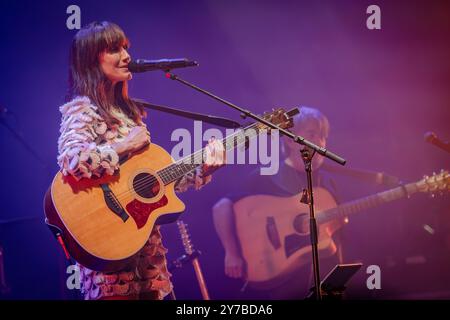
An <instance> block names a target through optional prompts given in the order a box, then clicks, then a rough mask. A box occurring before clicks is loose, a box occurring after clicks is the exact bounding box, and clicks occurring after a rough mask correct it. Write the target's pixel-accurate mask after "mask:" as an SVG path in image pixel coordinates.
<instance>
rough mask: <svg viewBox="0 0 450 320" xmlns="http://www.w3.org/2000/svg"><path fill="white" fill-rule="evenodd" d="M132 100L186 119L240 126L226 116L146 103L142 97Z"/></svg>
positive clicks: (221, 125) (148, 107) (226, 125)
mask: <svg viewBox="0 0 450 320" xmlns="http://www.w3.org/2000/svg"><path fill="white" fill-rule="evenodd" d="M133 101H134V102H136V103H137V104H140V105H142V106H143V107H144V108H147V109H152V110H157V111H162V112H165V113H170V114H174V115H176V116H180V117H184V118H188V119H192V120H198V121H203V122H207V123H210V124H213V125H216V126H220V127H225V128H234V129H236V128H240V127H241V124H240V123H238V122H236V121H233V120H230V119H226V118H221V117H216V116H211V115H205V114H201V113H195V112H191V111H185V110H180V109H175V108H172V107H167V106H161V105H157V104H153V103H148V102H146V101H144V100H142V99H133Z"/></svg>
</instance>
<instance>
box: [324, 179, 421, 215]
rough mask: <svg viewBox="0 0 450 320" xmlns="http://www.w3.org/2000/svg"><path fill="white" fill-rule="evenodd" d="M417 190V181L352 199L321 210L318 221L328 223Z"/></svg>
mask: <svg viewBox="0 0 450 320" xmlns="http://www.w3.org/2000/svg"><path fill="white" fill-rule="evenodd" d="M415 192H417V186H416V184H415V183H410V184H406V185H403V186H400V187H397V188H394V189H391V190H387V191H383V192H380V193H377V194H374V195H371V196H368V197H365V198H363V199H358V200H354V201H350V202H347V203H344V204H341V205H339V206H337V207H336V208H332V209H329V210H325V211H323V212H320V213H319V214H318V215H317V222H318V223H326V222H329V221H331V220H333V219H336V218H337V217H345V216H349V215H351V214H353V213H357V212H360V211H363V210H366V209H370V208H374V207H377V206H379V205H382V204H384V203H387V202H391V201H394V200H397V199H401V198H404V197H407V196H409V195H411V194H413V193H415Z"/></svg>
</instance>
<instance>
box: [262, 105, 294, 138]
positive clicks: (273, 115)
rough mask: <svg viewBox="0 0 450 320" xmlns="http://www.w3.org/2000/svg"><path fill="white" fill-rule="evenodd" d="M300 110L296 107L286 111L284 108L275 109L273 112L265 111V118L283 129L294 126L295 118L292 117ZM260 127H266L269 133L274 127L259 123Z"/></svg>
mask: <svg viewBox="0 0 450 320" xmlns="http://www.w3.org/2000/svg"><path fill="white" fill-rule="evenodd" d="M299 112H300V111H299V110H298V109H297V108H294V109H292V110H289V111H287V112H286V111H285V110H284V109H283V108H278V109H273V110H272V112H265V113H264V115H263V118H264V119H265V120H267V121H269V122H271V123H273V124H275V125H277V126H279V127H280V128H282V129H289V128H292V127H293V126H294V120H293V119H292V118H293V117H294V116H295V115H296V114H298V113H299ZM257 127H258V129H260V130H261V129H266V130H267V131H268V132H269V133H270V131H271V129H272V128H270V127H268V126H267V125H265V124H263V123H258V125H257Z"/></svg>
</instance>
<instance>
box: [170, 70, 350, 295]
mask: <svg viewBox="0 0 450 320" xmlns="http://www.w3.org/2000/svg"><path fill="white" fill-rule="evenodd" d="M164 71H165V76H166V78H168V79H170V80H176V81H178V82H180V83H182V84H184V85H186V86H188V87H190V88H192V89H194V90H196V91H199V92H201V93H203V94H205V95H207V96H209V97H211V98H213V99H214V100H217V101H219V102H221V103H223V104H225V105H227V106H229V107H231V108H233V109H235V110H237V111H239V112H240V113H241V117H242V118H243V119H245V118H246V117H249V118H252V119H254V120H256V121H258V122H260V123H263V124H265V125H266V126H268V127H270V128H272V129H276V130H279V132H280V133H281V134H282V135H284V136H286V137H289V138H290V139H292V140H293V141H294V142H296V143H298V144H300V145H303V146H305V148H304V149H302V150H301V155H302V159H303V161H304V163H305V171H306V176H307V183H308V188H307V200H308V201H307V202H308V205H309V213H310V223H309V228H310V237H311V248H312V256H313V270H314V284H315V287H314V292H315V298H316V300H322V292H321V288H320V268H319V250H318V237H317V222H316V218H315V213H314V196H313V189H312V167H311V163H312V158H313V156H314V154H315V153H316V152H317V153H319V154H321V155H322V156H324V157H327V158H329V159H330V160H333V161H335V162H337V163H339V164H340V165H345V163H346V160H345V159H343V158H341V157H340V156H338V155H336V154H334V153H333V152H331V151H328V150H327V149H326V148H322V147H319V146H318V145H316V144H314V143H312V142H311V141H309V140H306V139H305V138H303V137H301V136H297V135H295V134H293V133H291V132H289V131H287V130H285V129H283V128H280V127H279V126H277V125H274V124H273V123H271V122H270V121H267V120H266V119H264V118H262V117H260V116H258V115H256V114H254V113H252V112H251V111H249V110H246V109H243V108H241V107H239V106H237V105H235V104H233V103H231V102H229V101H226V100H224V99H222V98H220V97H218V96H216V95H214V94H212V93H210V92H208V91H206V90H204V89H202V88H200V87H198V86H196V85H194V84H192V83H189V82H188V81H186V80H183V79H181V78H180V77H178V76H177V75H175V74H173V73H171V72H170V70H164Z"/></svg>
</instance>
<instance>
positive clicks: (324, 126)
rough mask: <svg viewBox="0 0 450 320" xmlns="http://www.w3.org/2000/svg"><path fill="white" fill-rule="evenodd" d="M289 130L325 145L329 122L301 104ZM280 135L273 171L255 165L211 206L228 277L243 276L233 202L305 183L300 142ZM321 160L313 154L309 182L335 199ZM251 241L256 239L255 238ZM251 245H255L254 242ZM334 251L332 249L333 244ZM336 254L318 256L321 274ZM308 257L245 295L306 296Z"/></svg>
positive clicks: (288, 192)
mask: <svg viewBox="0 0 450 320" xmlns="http://www.w3.org/2000/svg"><path fill="white" fill-rule="evenodd" d="M291 131H293V132H294V133H295V134H297V135H300V136H303V137H304V138H306V139H307V140H310V141H311V142H313V143H315V144H317V145H318V146H321V147H325V146H326V142H327V138H328V133H329V122H328V119H327V118H326V117H325V116H324V115H323V114H322V113H321V112H320V111H319V110H317V109H314V108H309V107H302V108H301V113H300V114H299V115H297V116H296V117H294V127H293V128H292V129H291ZM282 139H283V145H284V146H283V147H284V153H285V159H284V161H283V162H282V163H281V164H280V169H279V171H278V173H277V174H275V175H260V173H259V169H258V170H254V171H253V172H252V173H251V174H250V176H249V177H247V179H246V181H245V182H244V183H243V185H242V186H241V187H240V188H239V191H236V192H233V194H230V195H228V196H226V197H224V198H222V199H220V200H219V201H218V202H217V203H216V204H215V205H214V207H213V219H214V225H215V228H216V231H217V234H218V236H219V238H220V240H221V242H222V245H223V247H224V249H225V274H226V275H227V276H228V277H231V278H241V279H244V280H245V279H246V261H245V259H244V257H243V255H242V252H241V244H240V243H239V239H238V236H237V233H236V225H235V212H234V210H233V205H234V204H235V203H236V202H237V201H238V200H240V199H242V198H244V197H246V196H250V195H257V194H266V195H273V196H280V197H290V196H293V195H297V194H301V192H302V190H303V189H304V188H305V187H306V174H305V167H304V162H303V160H302V158H301V157H300V152H299V150H300V149H301V148H302V146H300V145H298V144H296V143H294V142H293V141H292V140H290V139H287V138H285V137H283V138H282ZM323 161H324V158H323V157H322V156H320V155H319V154H316V155H315V156H314V157H313V162H312V168H313V184H314V186H315V187H322V188H324V189H326V190H328V191H329V192H330V193H331V195H332V196H333V197H334V198H335V199H337V196H336V194H337V190H336V187H335V183H334V180H333V179H332V178H331V176H330V174H329V173H327V172H325V171H323V170H321V168H320V167H321V165H322V163H323ZM299 201H300V196H299ZM318 201H320V199H317V198H315V202H316V206H317V205H318V204H319V203H318ZM319 205H320V204H319ZM236 214H237V213H236ZM252 227H254V226H252V225H249V226H248V227H247V228H249V229H251V228H252ZM308 240H309V237H308ZM255 242H257V240H256V239H255ZM308 244H309V242H308ZM254 245H255V246H257V245H258V243H255V244H254ZM337 247H339V245H338V246H337ZM334 251H336V248H335V250H334ZM336 256H337V255H334V257H332V258H327V259H324V258H321V276H322V277H323V276H324V275H325V274H326V273H328V272H329V271H330V270H331V268H332V267H333V266H334V265H335V264H336V263H337V259H336ZM308 257H309V256H308ZM308 261H309V263H308V264H306V265H304V266H303V267H302V268H300V269H299V270H297V271H296V272H295V273H294V274H293V275H292V276H291V277H290V278H287V279H286V280H285V281H282V282H280V283H279V284H278V285H277V286H276V288H275V289H271V290H269V291H268V292H264V291H252V290H247V291H248V292H249V293H248V295H247V297H249V298H266V299H301V298H304V297H306V295H307V293H308V291H309V289H310V288H311V287H312V286H313V282H312V273H311V271H312V268H311V263H312V260H311V259H309V260H308Z"/></svg>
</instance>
